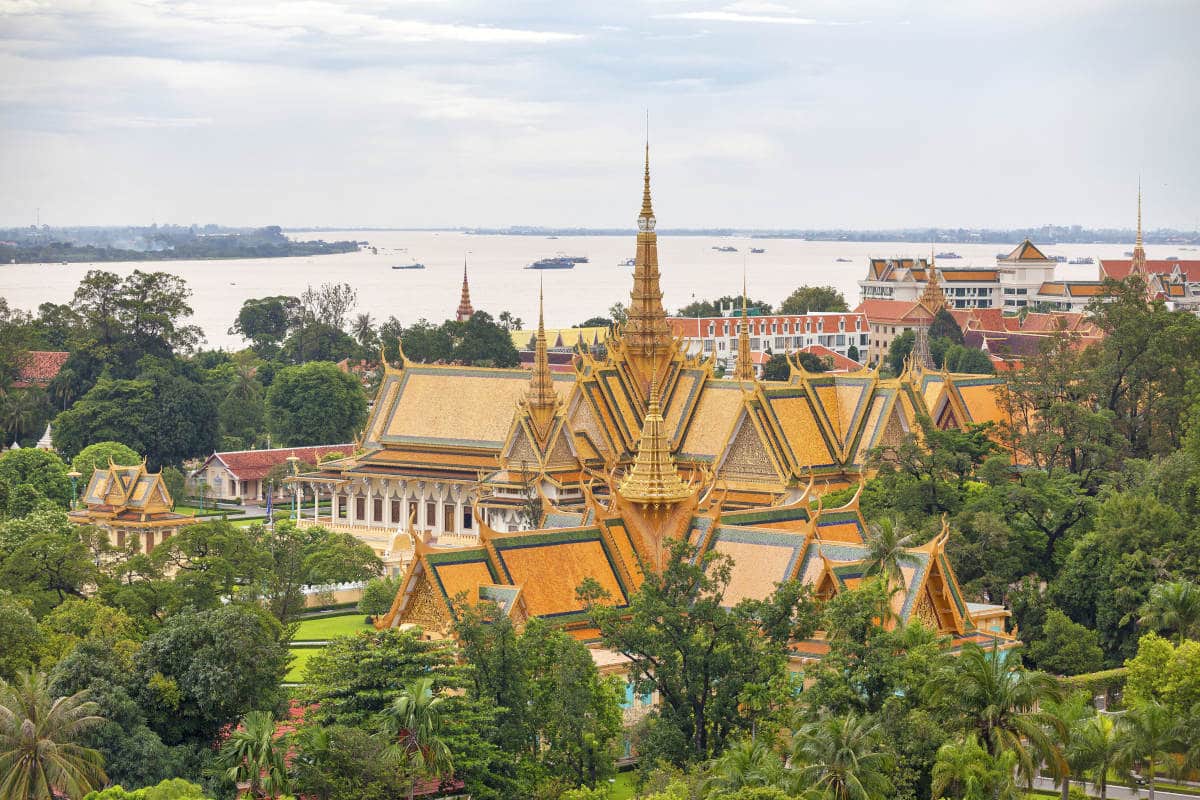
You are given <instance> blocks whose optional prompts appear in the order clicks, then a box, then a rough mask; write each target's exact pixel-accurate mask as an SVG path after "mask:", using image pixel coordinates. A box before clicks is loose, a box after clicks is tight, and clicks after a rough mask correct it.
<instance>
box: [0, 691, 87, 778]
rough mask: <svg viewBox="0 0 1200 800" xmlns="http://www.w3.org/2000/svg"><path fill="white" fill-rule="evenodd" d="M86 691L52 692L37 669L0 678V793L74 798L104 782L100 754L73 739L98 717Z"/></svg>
mask: <svg viewBox="0 0 1200 800" xmlns="http://www.w3.org/2000/svg"><path fill="white" fill-rule="evenodd" d="M95 712H96V705H95V704H94V703H92V702H90V701H89V700H88V697H87V694H86V693H83V692H81V693H77V694H73V695H71V696H70V697H54V696H53V695H52V694H51V693H50V690H49V687H48V686H47V683H46V676H45V675H44V674H42V673H35V672H25V673H21V674H19V675H18V676H17V677H16V679H15V680H14V681H13V682H12V683H0V797H5V798H12V800H53V798H55V797H67V798H72V800H79V798H82V797H83V796H84V795H85V794H87V793H88V792H90V791H92V790H93V789H97V788H99V787H101V786H103V785H104V783H105V781H106V780H107V777H106V776H105V774H104V759H103V758H102V757H101V756H100V754H99V753H97V752H96V751H95V750H90V749H88V748H86V747H81V746H80V745H79V744H77V740H78V739H79V736H80V735H81V734H82V733H83V731H85V730H87V728H89V727H91V726H93V725H97V724H99V723H100V722H102V721H103V720H102V719H101V718H100V717H99V716H97V715H96V713H95Z"/></svg>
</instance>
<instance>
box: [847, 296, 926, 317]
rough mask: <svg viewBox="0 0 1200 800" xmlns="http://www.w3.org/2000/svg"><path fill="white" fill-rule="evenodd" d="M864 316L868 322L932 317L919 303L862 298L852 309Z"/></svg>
mask: <svg viewBox="0 0 1200 800" xmlns="http://www.w3.org/2000/svg"><path fill="white" fill-rule="evenodd" d="M854 311H855V312H856V313H859V314H863V315H865V316H866V318H867V321H868V322H907V321H910V320H914V319H932V317H930V315H929V312H928V311H926V310H925V309H924V308H923V307H922V306H921V305H920V304H919V303H910V302H908V301H906V300H874V299H872V300H863V301H862V302H861V303H859V304H858V307H857V308H856V309H854Z"/></svg>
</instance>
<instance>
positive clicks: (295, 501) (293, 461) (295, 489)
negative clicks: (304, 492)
mask: <svg viewBox="0 0 1200 800" xmlns="http://www.w3.org/2000/svg"><path fill="white" fill-rule="evenodd" d="M287 460H288V464H290V465H291V467H292V477H293V478H295V477H296V476H297V475H299V474H300V459H299V458H297V457H296V456H295V455H290V456H288V457H287ZM292 516H293V517H295V520H296V525H297V526H299V525H300V483H299V482H298V481H295V480H293V481H292Z"/></svg>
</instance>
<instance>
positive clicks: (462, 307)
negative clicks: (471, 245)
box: [454, 256, 475, 322]
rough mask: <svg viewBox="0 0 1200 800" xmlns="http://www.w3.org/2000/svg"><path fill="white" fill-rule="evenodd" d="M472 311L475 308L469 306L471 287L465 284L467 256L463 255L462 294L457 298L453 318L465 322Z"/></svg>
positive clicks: (473, 311)
mask: <svg viewBox="0 0 1200 800" xmlns="http://www.w3.org/2000/svg"><path fill="white" fill-rule="evenodd" d="M474 313H475V309H473V308H471V287H470V286H468V285H467V257H466V256H463V285H462V296H461V297H460V298H459V300H458V311H456V312H455V315H454V318H455V319H457V320H458V321H459V322H466V321H467V320H469V319H470V318H471V315H472V314H474Z"/></svg>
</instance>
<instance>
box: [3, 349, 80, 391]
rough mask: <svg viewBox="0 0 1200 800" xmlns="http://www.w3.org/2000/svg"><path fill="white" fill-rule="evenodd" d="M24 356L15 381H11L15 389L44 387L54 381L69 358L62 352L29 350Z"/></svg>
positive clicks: (67, 354)
mask: <svg viewBox="0 0 1200 800" xmlns="http://www.w3.org/2000/svg"><path fill="white" fill-rule="evenodd" d="M26 355H27V358H26V359H25V362H24V363H23V364H22V365H21V371H20V373H19V374H18V375H17V379H16V380H15V381H13V386H14V387H15V388H17V389H24V388H26V387H27V386H41V387H45V386H46V384H48V383H50V381H52V380H54V378H55V376H57V375H58V373H59V371H60V370H61V369H62V368H63V364H65V363H67V359H68V358H69V357H70V356H71V354H70V353H68V352H66V351H63V350H30V351H29V352H28V353H27V354H26Z"/></svg>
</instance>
